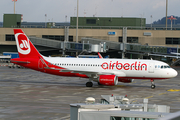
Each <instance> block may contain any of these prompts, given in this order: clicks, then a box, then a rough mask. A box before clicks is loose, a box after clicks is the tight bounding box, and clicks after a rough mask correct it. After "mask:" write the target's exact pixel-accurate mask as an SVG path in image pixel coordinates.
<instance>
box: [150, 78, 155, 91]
mask: <svg viewBox="0 0 180 120" xmlns="http://www.w3.org/2000/svg"><path fill="white" fill-rule="evenodd" d="M155 87H156V86H155V83H154V80H153V79H152V80H151V89H154V88H155Z"/></svg>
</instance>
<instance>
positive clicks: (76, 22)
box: [76, 0, 79, 57]
mask: <svg viewBox="0 0 180 120" xmlns="http://www.w3.org/2000/svg"><path fill="white" fill-rule="evenodd" d="M78 10H79V0H77V19H76V43H78ZM77 56H78V52H76V57H77Z"/></svg>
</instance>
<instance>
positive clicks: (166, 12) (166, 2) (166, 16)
mask: <svg viewBox="0 0 180 120" xmlns="http://www.w3.org/2000/svg"><path fill="white" fill-rule="evenodd" d="M167 8H168V0H166V30H167Z"/></svg>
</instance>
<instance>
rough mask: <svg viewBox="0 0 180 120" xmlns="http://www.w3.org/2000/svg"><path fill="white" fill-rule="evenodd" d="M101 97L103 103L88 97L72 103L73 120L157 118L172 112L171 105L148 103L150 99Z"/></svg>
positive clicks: (150, 119)
mask: <svg viewBox="0 0 180 120" xmlns="http://www.w3.org/2000/svg"><path fill="white" fill-rule="evenodd" d="M101 97H102V99H101V103H96V102H95V99H93V98H88V99H89V100H90V101H88V100H87V99H86V102H85V103H75V104H70V108H71V109H70V110H71V120H92V119H93V120H135V119H138V120H144V119H145V120H147V119H148V120H155V119H158V118H163V117H166V116H168V115H170V114H171V113H169V111H170V107H169V106H166V105H156V104H148V99H143V103H133V101H134V99H130V100H129V99H128V98H127V96H116V95H101ZM92 100H93V101H92Z"/></svg>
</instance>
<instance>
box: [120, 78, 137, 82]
mask: <svg viewBox="0 0 180 120" xmlns="http://www.w3.org/2000/svg"><path fill="white" fill-rule="evenodd" d="M118 81H119V82H123V83H132V82H133V81H134V79H128V78H119V79H118Z"/></svg>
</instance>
